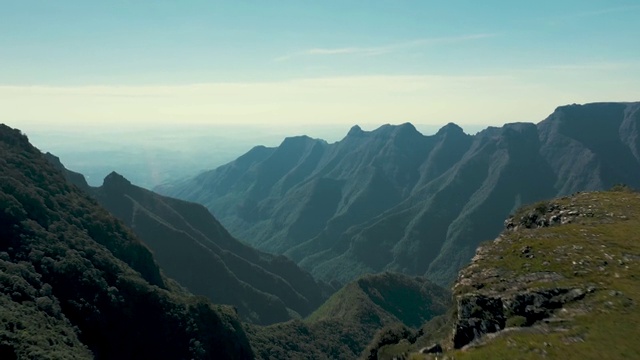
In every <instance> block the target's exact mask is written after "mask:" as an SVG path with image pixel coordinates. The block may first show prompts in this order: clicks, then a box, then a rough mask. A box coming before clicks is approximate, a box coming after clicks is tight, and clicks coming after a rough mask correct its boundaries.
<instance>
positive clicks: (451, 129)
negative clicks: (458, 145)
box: [436, 122, 464, 136]
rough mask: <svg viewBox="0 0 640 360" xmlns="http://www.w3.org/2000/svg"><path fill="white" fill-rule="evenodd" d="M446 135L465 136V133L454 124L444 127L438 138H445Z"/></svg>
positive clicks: (437, 134)
mask: <svg viewBox="0 0 640 360" xmlns="http://www.w3.org/2000/svg"><path fill="white" fill-rule="evenodd" d="M445 135H464V131H463V130H462V128H461V127H460V126H458V125H456V124H454V123H452V122H450V123H448V124H447V125H445V126H443V127H442V128H440V130H438V132H437V133H436V136H445Z"/></svg>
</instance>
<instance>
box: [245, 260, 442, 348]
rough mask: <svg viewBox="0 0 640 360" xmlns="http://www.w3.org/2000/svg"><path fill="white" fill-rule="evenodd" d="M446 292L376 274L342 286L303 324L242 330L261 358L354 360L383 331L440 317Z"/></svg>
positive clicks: (398, 276)
mask: <svg viewBox="0 0 640 360" xmlns="http://www.w3.org/2000/svg"><path fill="white" fill-rule="evenodd" d="M449 305H450V293H449V292H448V291H446V290H445V289H443V288H440V287H439V286H437V285H434V284H432V283H431V282H429V281H428V280H426V279H425V278H420V277H415V278H414V277H408V276H406V275H402V274H393V273H382V274H375V275H367V276H364V277H362V278H360V279H358V280H356V281H354V282H351V283H349V284H347V285H345V286H344V287H343V288H342V289H341V290H339V291H338V292H337V293H335V294H334V295H333V296H332V297H331V298H330V299H329V300H327V301H326V302H325V303H324V304H323V305H322V306H321V307H320V308H319V309H318V310H316V311H315V312H314V313H313V314H311V315H310V316H309V317H308V318H307V319H305V320H304V322H303V321H299V320H295V321H290V322H287V323H282V324H276V325H271V326H268V327H255V326H250V327H249V328H248V329H247V332H248V333H249V336H250V338H251V343H252V346H253V347H254V350H255V353H256V356H257V357H258V358H262V359H271V358H277V359H354V358H357V357H358V356H359V355H360V354H361V353H362V351H363V350H364V349H365V347H366V345H367V344H368V342H369V340H370V339H371V338H372V337H373V336H374V334H375V333H376V332H377V331H378V330H379V329H380V328H383V327H394V328H399V329H403V331H404V332H405V333H406V334H412V333H413V334H415V333H416V331H415V330H411V328H416V327H419V326H420V325H421V324H422V323H424V322H425V321H428V320H430V319H432V318H433V317H435V316H439V315H442V314H444V312H445V311H446V310H447V308H448V307H449Z"/></svg>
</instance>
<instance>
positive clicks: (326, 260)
mask: <svg viewBox="0 0 640 360" xmlns="http://www.w3.org/2000/svg"><path fill="white" fill-rule="evenodd" d="M639 124H640V103H595V104H587V105H569V106H562V107H559V108H558V109H556V111H554V113H553V114H551V115H550V116H549V117H548V118H547V119H546V120H544V121H542V122H540V123H539V124H527V123H514V124H507V125H505V126H503V127H501V128H494V127H491V128H488V129H486V130H484V131H482V132H480V133H478V134H476V135H467V134H465V133H464V132H463V131H462V129H461V128H460V127H458V126H456V125H455V124H449V125H447V126H445V127H443V128H442V129H441V130H440V131H438V133H437V134H434V135H432V136H424V135H422V134H420V133H419V132H418V131H417V130H416V129H415V128H414V127H413V126H412V125H411V124H402V125H398V126H391V125H385V126H382V127H380V128H379V129H376V130H374V131H363V130H362V129H360V128H359V127H354V128H352V129H351V131H349V133H348V134H347V136H345V138H344V139H342V140H341V141H339V142H336V143H333V144H327V143H326V142H324V141H321V140H314V139H310V138H308V137H296V138H288V139H286V140H285V141H284V142H283V143H282V144H281V145H280V146H279V147H277V148H265V147H257V148H255V149H253V150H251V151H250V152H248V153H247V154H245V155H244V156H242V157H240V158H238V159H237V160H236V161H233V162H231V163H229V164H227V165H224V166H221V167H219V168H217V169H215V170H211V171H208V172H206V173H203V174H201V175H199V176H197V177H195V178H193V179H190V180H186V181H183V182H180V183H176V184H170V185H167V186H164V187H161V188H158V191H160V192H161V193H164V194H167V195H170V196H175V197H179V198H182V199H186V200H189V201H195V202H199V203H201V204H203V205H205V206H206V207H207V208H208V209H209V210H211V211H212V213H214V214H215V215H216V217H217V218H218V219H219V220H220V221H221V222H222V224H224V226H225V227H226V228H227V229H229V231H230V232H231V233H232V234H234V235H235V236H237V237H238V238H240V239H243V240H246V241H250V242H251V244H252V245H254V246H256V247H258V248H260V249H263V250H267V251H270V252H275V253H283V254H285V255H287V256H289V257H290V258H292V259H293V260H295V261H296V262H297V263H298V264H300V265H301V266H302V267H304V268H306V269H308V270H309V271H310V272H311V273H312V274H313V275H315V276H316V277H317V278H321V279H323V280H326V281H332V280H337V281H339V282H342V283H345V282H348V281H350V280H352V279H354V278H355V277H357V276H359V275H361V274H363V273H369V272H374V273H375V272H380V271H385V270H390V271H398V272H403V273H407V274H415V275H427V276H428V277H429V278H430V279H432V280H435V281H436V282H438V283H439V284H441V285H447V286H448V285H449V284H450V283H451V282H452V281H453V280H454V279H455V276H456V274H457V271H458V270H459V269H460V268H461V267H462V266H464V265H465V264H467V263H468V261H469V260H470V259H471V257H473V254H474V251H475V249H476V247H477V245H478V244H479V243H480V242H481V241H483V240H485V239H490V238H494V237H495V236H497V235H498V233H499V232H500V230H501V228H502V221H503V219H504V218H505V217H506V216H508V214H509V213H510V212H512V211H514V210H515V209H517V208H519V207H520V206H522V205H523V204H528V203H532V202H535V201H539V200H542V199H549V198H553V197H556V196H562V195H566V194H570V193H572V192H575V191H591V190H603V189H607V188H610V187H611V186H613V185H615V184H617V183H626V184H629V185H630V186H632V187H634V188H636V187H637V188H640V156H639V149H640V137H639V136H638V126H639Z"/></svg>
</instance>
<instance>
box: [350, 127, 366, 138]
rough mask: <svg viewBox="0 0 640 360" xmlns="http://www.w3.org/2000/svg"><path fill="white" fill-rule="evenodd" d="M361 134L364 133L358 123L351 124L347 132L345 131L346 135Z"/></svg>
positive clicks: (354, 135)
mask: <svg viewBox="0 0 640 360" xmlns="http://www.w3.org/2000/svg"><path fill="white" fill-rule="evenodd" d="M363 134H364V131H363V130H362V128H361V127H360V126H359V125H353V126H352V127H351V129H349V132H348V133H347V137H356V136H362V135H363Z"/></svg>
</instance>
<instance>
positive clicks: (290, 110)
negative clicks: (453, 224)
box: [0, 0, 640, 127]
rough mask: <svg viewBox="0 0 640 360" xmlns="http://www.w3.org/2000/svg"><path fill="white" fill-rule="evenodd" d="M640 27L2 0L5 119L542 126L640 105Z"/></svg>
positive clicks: (540, 13)
mask: <svg viewBox="0 0 640 360" xmlns="http://www.w3.org/2000/svg"><path fill="white" fill-rule="evenodd" d="M638 19H640V2H639V1H638V0H627V1H622V0H620V1H612V0H607V1H604V0H600V1H597V0H566V1H562V0H555V1H526V2H525V1H490V0H485V1H477V0H473V1H429V0H421V1H400V0H393V1H392V0H388V1H356V0H322V1H305V0H291V1H286V0H277V1H276V0H274V1H257V0H256V1H242V0H236V1H189V0H182V1H164V0H153V1H142V0H130V1H119V0H110V1H87V0H81V1H76V0H59V1H51V0H45V1H31V0H19V1H17V0H10V1H9V0H0V119H1V120H0V121H3V122H7V123H8V124H10V125H12V126H16V127H21V125H22V124H27V123H47V124H51V125H60V124H76V123H82V124H95V123H98V124H105V123H108V124H122V125H124V124H149V123H154V124H158V123H178V122H186V123H207V124H236V125H238V124H255V123H261V124H264V123H272V124H282V125H285V124H291V123H297V124H300V123H316V124H318V123H325V124H356V123H358V124H363V125H367V124H370V125H375V124H381V123H401V122H405V121H411V122H414V123H422V124H442V125H443V124H445V123H446V122H449V121H453V122H456V123H458V124H461V125H465V124H482V125H490V124H492V125H501V124H503V123H505V122H512V121H533V122H537V121H539V120H542V119H543V118H544V117H546V115H548V114H549V113H550V112H552V111H553V109H554V108H555V107H556V106H558V105H562V104H567V103H584V102H593V101H637V100H640V26H638V24H639V21H638Z"/></svg>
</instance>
